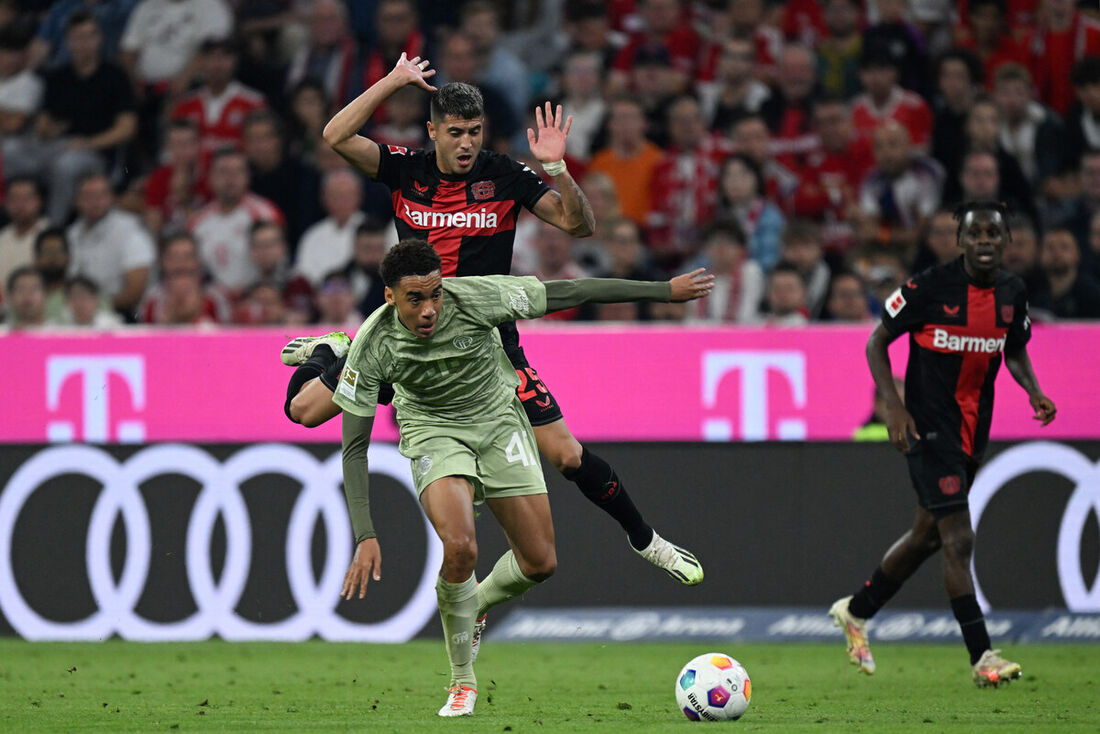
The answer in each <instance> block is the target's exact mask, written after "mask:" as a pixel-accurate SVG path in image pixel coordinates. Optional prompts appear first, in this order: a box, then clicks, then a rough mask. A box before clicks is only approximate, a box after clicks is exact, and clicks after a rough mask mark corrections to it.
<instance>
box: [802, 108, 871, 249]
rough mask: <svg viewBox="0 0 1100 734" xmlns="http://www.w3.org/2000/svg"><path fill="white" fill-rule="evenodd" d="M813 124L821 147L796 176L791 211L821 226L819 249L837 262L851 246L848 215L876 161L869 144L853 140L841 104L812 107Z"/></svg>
mask: <svg viewBox="0 0 1100 734" xmlns="http://www.w3.org/2000/svg"><path fill="white" fill-rule="evenodd" d="M813 121H814V130H815V131H816V132H817V136H818V138H819V139H820V141H821V147H820V148H819V149H818V150H817V151H815V152H813V153H811V154H810V155H809V156H807V159H806V164H805V165H804V166H803V167H802V168H801V169H799V170H798V179H799V185H798V189H797V191H796V193H795V194H794V198H793V203H792V210H793V212H794V214H795V215H797V216H799V217H804V218H807V219H812V220H813V221H815V222H817V223H818V224H819V225H821V240H822V245H824V247H825V249H826V251H828V252H829V253H831V254H832V255H833V256H836V255H840V254H842V253H844V252H845V251H847V250H848V249H850V248H851V247H852V245H854V244H855V232H854V230H853V229H852V224H851V222H852V217H851V213H852V211H853V209H854V208H855V207H856V206H857V198H856V195H857V192H858V191H859V187H860V184H861V183H863V179H864V178H865V177H866V176H867V173H868V171H870V170H871V167H872V166H874V164H875V157H874V153H873V151H872V150H871V143H870V141H868V140H867V138H865V137H863V136H859V135H857V134H856V131H855V128H854V127H853V126H852V116H851V113H850V111H849V109H848V105H847V104H846V103H845V102H844V100H842V99H840V98H837V97H830V96H824V97H821V98H818V99H817V100H816V101H815V102H814V105H813Z"/></svg>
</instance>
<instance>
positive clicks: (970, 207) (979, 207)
mask: <svg viewBox="0 0 1100 734" xmlns="http://www.w3.org/2000/svg"><path fill="white" fill-rule="evenodd" d="M971 212H996V213H997V214H1000V215H1001V221H1002V222H1004V225H1005V233H1006V234H1007V235H1008V238H1009V239H1012V230H1010V229H1009V228H1008V208H1007V207H1006V206H1005V205H1004V204H1003V203H1001V202H999V201H964V202H963V203H961V204H959V205H958V206H957V207H955V221H956V222H958V223H959V226H958V228H956V230H955V239H956V240H957V239H960V238H961V237H962V231H963V220H965V219H966V215H967V214H970V213H971Z"/></svg>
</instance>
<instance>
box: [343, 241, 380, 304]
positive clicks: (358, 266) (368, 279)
mask: <svg viewBox="0 0 1100 734" xmlns="http://www.w3.org/2000/svg"><path fill="white" fill-rule="evenodd" d="M388 234H389V227H388V226H387V225H385V224H383V223H382V222H381V221H379V220H377V219H367V220H366V221H364V222H363V223H362V224H360V225H359V227H358V229H356V230H355V244H354V246H353V247H352V258H351V262H350V263H348V266H347V268H345V270H344V272H345V274H346V275H347V277H348V282H349V283H350V284H351V290H352V293H353V294H354V296H355V302H356V303H357V304H358V305H357V308H358V309H359V313H361V314H363V316H370V315H371V314H372V313H374V311H375V309H377V308H378V307H379V306H381V305H382V304H384V303H385V302H386V284H385V283H383V282H382V276H381V273H380V267H381V265H382V258H384V257H385V256H386V250H387V247H386V237H387V235H388Z"/></svg>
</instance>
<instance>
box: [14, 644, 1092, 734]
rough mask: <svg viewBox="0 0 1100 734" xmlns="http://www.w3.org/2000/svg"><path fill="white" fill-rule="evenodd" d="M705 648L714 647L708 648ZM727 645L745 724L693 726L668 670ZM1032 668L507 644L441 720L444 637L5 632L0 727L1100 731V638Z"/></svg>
mask: <svg viewBox="0 0 1100 734" xmlns="http://www.w3.org/2000/svg"><path fill="white" fill-rule="evenodd" d="M705 648H706V649H705ZM710 649H717V650H721V651H723V652H727V653H729V654H731V655H733V656H734V657H736V658H738V659H739V660H740V661H741V662H742V663H743V664H744V665H745V667H746V668H747V669H748V671H749V675H750V676H751V678H752V682H753V688H752V691H753V699H752V705H751V706H750V707H749V710H748V712H747V713H746V714H745V716H744V718H742V719H741V721H739V722H736V723H717V724H714V723H711V724H708V723H699V724H696V723H692V722H689V721H688V720H687V719H686V718H684V717H683V715H682V714H680V713H679V712H678V711H677V710H676V705H675V700H674V697H673V681H674V679H675V677H676V674H677V672H678V671H679V669H680V666H681V665H683V664H684V663H685V662H687V661H688V660H689V659H690V658H691V657H693V656H695V655H697V654H699V653H702V652H708V651H709V650H710ZM1005 653H1006V655H1008V656H1009V657H1011V658H1013V659H1016V660H1018V661H1020V663H1021V664H1022V665H1023V668H1024V677H1023V678H1022V679H1021V680H1018V681H1015V682H1014V683H1012V684H1011V685H1009V686H1007V687H1003V688H1000V689H996V690H994V689H986V690H978V689H977V688H975V687H974V685H973V684H972V683H971V682H970V675H969V670H968V668H967V666H966V659H965V651H964V649H963V648H962V645H950V646H947V645H889V644H879V645H877V646H876V647H875V657H876V660H877V662H878V673H877V674H876V675H874V676H873V677H870V678H868V677H863V676H859V675H857V674H856V673H855V670H854V668H852V667H851V666H849V665H848V664H847V660H846V658H845V656H844V651H843V649H842V648H841V645H840V644H834V645H801V644H798V645H796V644H772V645H759V644H754V645H738V644H732V643H729V644H714V645H702V646H701V645H683V644H611V645H595V644H560V645H542V644H514V643H511V644H504V643H494V642H493V641H492V640H491V639H490V640H487V641H486V642H485V645H484V647H483V648H482V656H481V659H480V660H478V663H477V672H478V681H479V688H480V698H479V700H478V704H477V711H476V713H475V715H474V716H473V717H472V718H470V719H462V720H455V719H448V720H443V719H439V718H437V717H436V715H435V712H436V710H438V708H439V707H440V706H441V705H442V704H443V702H444V699H445V697H446V695H445V691H444V686H445V684H446V683H447V680H446V678H445V676H444V673H443V671H444V669H445V664H446V661H445V656H444V652H443V647H442V643H440V642H434V641H418V642H412V643H409V644H405V645H361V644H335V643H325V642H307V643H302V644H278V643H236V644H231V643H226V642H219V641H211V642H202V643H190V644H138V643H128V642H121V641H109V642H106V643H102V644H91V643H28V642H24V641H20V640H13V639H4V640H0V691H2V695H0V731H3V732H20V733H21V732H33V731H48V732H55V731H109V732H123V731H141V732H158V731H165V732H176V731H240V732H254V731H293V732H307V731H310V732H345V731H347V732H350V731H369V732H382V733H387V734H388V733H389V732H433V731H449V732H589V731H600V732H615V733H618V732H629V733H630V734H643V733H644V732H688V731H694V730H695V729H694V727H699V726H703V727H706V730H707V731H711V730H712V729H713V728H715V727H719V728H721V727H730V728H732V729H734V730H737V731H769V732H801V731H812V732H845V733H846V734H847V733H850V732H861V731H866V732H876V733H878V732H945V731H947V732H998V733H999V734H1005V733H1006V732H1007V733H1013V732H1026V733H1027V734H1035V733H1036V732H1045V731H1056V732H1077V731H1080V732H1098V731H1100V646H1097V645H1078V646H1070V645H1066V646H1054V645H1039V646H1013V647H1012V648H1011V649H1006V651H1005Z"/></svg>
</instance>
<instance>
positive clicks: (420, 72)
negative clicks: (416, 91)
mask: <svg viewBox="0 0 1100 734" xmlns="http://www.w3.org/2000/svg"><path fill="white" fill-rule="evenodd" d="M428 66H429V64H428V60H427V59H422V58H420V57H419V56H414V57H413V58H411V59H410V58H409V57H408V56H406V55H405V52H404V51H402V52H401V58H399V59H398V60H397V64H395V65H394V67H393V71H391V72H390V76H393V77H395V78H396V79H397V80H398V81H400V82H402V84H412V85H414V86H417V87H420V88H421V89H425V90H427V91H429V92H434V91H435V87H433V86H432V85H431V84H428V81H427V80H428V78H429V77H433V76H435V69H429V68H428Z"/></svg>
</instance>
